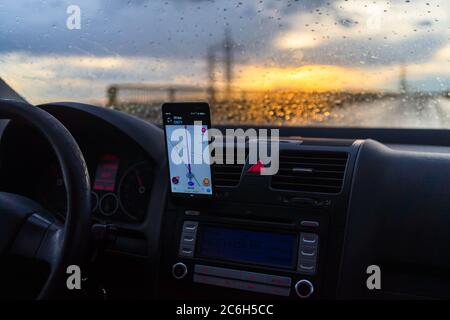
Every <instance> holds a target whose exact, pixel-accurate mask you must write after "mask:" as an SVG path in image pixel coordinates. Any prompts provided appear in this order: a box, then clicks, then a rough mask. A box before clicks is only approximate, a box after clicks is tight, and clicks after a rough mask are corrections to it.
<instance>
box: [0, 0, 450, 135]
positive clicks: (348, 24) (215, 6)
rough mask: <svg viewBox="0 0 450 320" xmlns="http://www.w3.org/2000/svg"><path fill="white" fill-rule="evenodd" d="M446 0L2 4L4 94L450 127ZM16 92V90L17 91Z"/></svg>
mask: <svg viewBox="0 0 450 320" xmlns="http://www.w3.org/2000/svg"><path fill="white" fill-rule="evenodd" d="M449 15H450V2H449V1H448V0H390V1H387V0H336V1H333V0H285V1H283V0H256V1H253V0H245V1H244V0H224V1H219V0H211V1H208V0H203V1H202V0H177V1H169V0H147V1H146V0H134V1H124V0H75V1H72V0H70V1H53V0H48V1H44V0H43V1H35V0H4V1H2V2H1V3H0V21H1V23H0V24H1V30H0V78H1V79H2V80H1V81H0V96H1V97H10V96H11V95H14V94H13V92H14V91H15V92H17V93H18V94H19V95H20V96H21V97H23V98H25V99H26V100H27V101H29V102H31V103H33V104H40V103H45V102H54V101H63V100H64V101H78V102H86V103H93V104H97V105H101V106H104V107H109V108H114V109H117V110H121V111H126V112H129V113H132V114H135V115H137V116H139V117H141V118H144V119H146V120H148V121H151V122H160V121H161V118H160V113H161V111H160V106H161V103H162V102H163V101H193V100H195V101H208V102H209V103H210V105H211V112H212V121H213V123H214V124H224V125H227V124H228V125H229V124H232V125H234V124H248V125H277V126H303V125H309V126H353V127H355V126H358V127H360V126H363V127H408V128H412V127H422V128H450V96H449V89H450V41H449V39H450V16H449ZM13 90H14V91H13Z"/></svg>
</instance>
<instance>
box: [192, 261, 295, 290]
mask: <svg viewBox="0 0 450 320" xmlns="http://www.w3.org/2000/svg"><path fill="white" fill-rule="evenodd" d="M194 272H195V273H199V274H204V275H209V276H216V277H221V278H229V279H236V280H244V281H249V282H252V283H254V282H258V283H263V284H270V285H275V286H282V287H290V286H291V278H289V277H283V276H275V275H270V274H265V273H258V272H250V271H243V270H236V269H228V268H220V267H212V266H204V265H200V264H196V265H195V266H194Z"/></svg>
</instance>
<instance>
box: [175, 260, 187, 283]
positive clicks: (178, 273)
mask: <svg viewBox="0 0 450 320" xmlns="http://www.w3.org/2000/svg"><path fill="white" fill-rule="evenodd" d="M187 272H188V271H187V267H186V265H185V264H184V263H182V262H178V263H175V264H174V265H173V266H172V275H173V277H174V278H175V279H178V280H180V279H183V278H184V277H185V276H186V275H187Z"/></svg>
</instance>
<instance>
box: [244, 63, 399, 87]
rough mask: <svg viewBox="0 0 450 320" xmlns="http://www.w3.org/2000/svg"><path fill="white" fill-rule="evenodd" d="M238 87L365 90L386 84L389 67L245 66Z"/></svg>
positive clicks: (390, 73) (388, 76) (389, 72)
mask: <svg viewBox="0 0 450 320" xmlns="http://www.w3.org/2000/svg"><path fill="white" fill-rule="evenodd" d="M241 74H242V76H241V77H240V78H239V79H238V80H237V83H236V84H237V86H239V87H241V88H245V89H250V90H272V89H295V90H302V91H311V92H323V91H338V90H364V89H367V88H374V87H379V86H380V85H381V84H383V83H384V84H385V83H386V81H387V80H389V78H390V77H391V75H392V72H391V71H390V70H383V71H379V70H373V72H368V70H367V69H364V70H363V69H358V68H346V67H340V66H332V65H307V66H302V67H293V68H278V67H269V68H261V67H256V66H247V67H244V68H242V72H241Z"/></svg>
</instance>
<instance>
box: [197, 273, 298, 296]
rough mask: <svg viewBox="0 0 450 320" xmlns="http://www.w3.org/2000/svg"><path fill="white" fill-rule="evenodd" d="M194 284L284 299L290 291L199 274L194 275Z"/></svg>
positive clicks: (288, 289)
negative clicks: (276, 296)
mask: <svg viewBox="0 0 450 320" xmlns="http://www.w3.org/2000/svg"><path fill="white" fill-rule="evenodd" d="M194 282H196V283H202V284H209V285H213V286H220V287H226V288H232V289H239V290H245V291H252V292H258V293H266V294H273V295H278V296H284V297H288V296H289V295H290V292H291V289H290V288H289V287H276V286H271V285H266V284H259V283H250V282H245V281H240V280H233V279H223V278H218V277H211V276H206V275H201V274H194Z"/></svg>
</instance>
